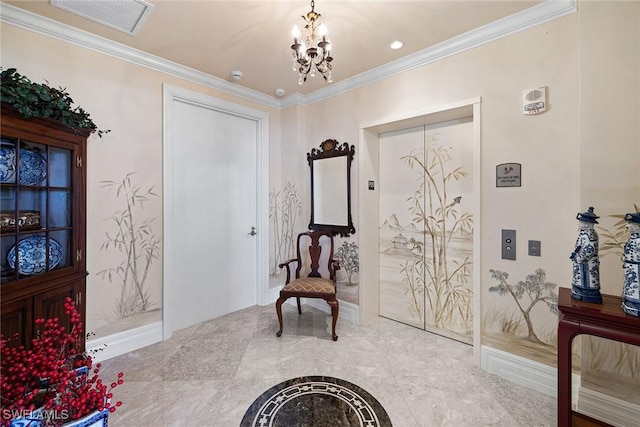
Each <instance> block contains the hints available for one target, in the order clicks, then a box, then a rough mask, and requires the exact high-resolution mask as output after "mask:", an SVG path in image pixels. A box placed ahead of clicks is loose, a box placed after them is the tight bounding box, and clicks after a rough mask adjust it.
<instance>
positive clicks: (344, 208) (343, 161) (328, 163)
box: [307, 139, 356, 237]
mask: <svg viewBox="0 0 640 427" xmlns="http://www.w3.org/2000/svg"><path fill="white" fill-rule="evenodd" d="M354 154H355V148H354V146H353V145H352V146H349V144H347V143H346V142H345V143H343V144H342V145H340V144H339V143H338V141H336V140H335V139H327V140H326V141H324V142H323V143H322V144H320V150H318V149H317V148H314V149H312V150H311V152H310V153H307V161H308V162H309V167H310V168H311V222H309V229H310V230H330V231H333V233H334V234H336V235H338V234H339V235H340V236H343V237H348V236H349V234H353V233H355V232H356V229H355V228H354V227H353V220H352V219H351V162H352V161H353V155H354Z"/></svg>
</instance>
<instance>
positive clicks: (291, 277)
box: [276, 231, 340, 341]
mask: <svg viewBox="0 0 640 427" xmlns="http://www.w3.org/2000/svg"><path fill="white" fill-rule="evenodd" d="M296 253H297V257H296V258H293V259H290V260H289V261H285V262H283V263H281V264H279V266H280V268H286V269H287V281H286V282H285V284H284V287H283V288H282V289H281V290H280V298H278V300H277V301H276V313H277V314H278V323H279V324H280V329H279V330H278V332H277V333H276V335H277V336H281V335H282V303H284V302H285V301H286V300H287V299H289V298H292V297H295V299H296V302H297V303H298V313H299V314H302V308H301V306H300V298H301V297H302V298H322V299H323V300H325V301H326V302H327V304H329V307H331V317H332V322H331V338H332V339H333V340H334V341H336V340H337V339H338V336H337V335H336V322H337V321H338V310H339V305H338V298H336V270H339V269H340V264H339V263H338V262H337V261H335V260H334V259H333V234H332V233H331V232H330V231H308V232H305V233H300V234H298V239H297V251H296ZM294 265H295V270H294V268H293V266H294Z"/></svg>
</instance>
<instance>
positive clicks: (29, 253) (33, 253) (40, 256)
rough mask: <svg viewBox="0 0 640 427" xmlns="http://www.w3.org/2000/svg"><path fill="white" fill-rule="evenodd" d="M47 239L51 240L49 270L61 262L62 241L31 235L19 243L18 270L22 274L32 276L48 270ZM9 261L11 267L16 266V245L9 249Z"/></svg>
mask: <svg viewBox="0 0 640 427" xmlns="http://www.w3.org/2000/svg"><path fill="white" fill-rule="evenodd" d="M47 240H48V241H49V270H53V269H54V268H55V267H56V266H57V265H58V264H60V260H61V259H62V255H63V253H62V245H60V243H58V242H57V241H55V240H54V239H47V238H46V237H44V236H31V237H28V238H26V239H23V240H21V241H20V243H18V258H19V259H18V271H19V272H20V274H24V275H27V276H32V275H35V274H40V273H43V272H45V271H47V263H46V257H47V249H46V244H47ZM7 261H8V262H9V266H10V267H11V268H14V267H15V264H16V247H15V246H13V247H12V248H11V250H9V253H8V254H7Z"/></svg>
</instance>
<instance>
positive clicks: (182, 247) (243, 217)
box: [164, 98, 266, 337]
mask: <svg viewBox="0 0 640 427" xmlns="http://www.w3.org/2000/svg"><path fill="white" fill-rule="evenodd" d="M213 104H215V103H213ZM165 107H166V103H165ZM227 107H230V106H229V105H226V104H225V105H224V108H220V107H219V106H217V105H210V104H209V103H206V104H205V103H200V102H192V101H188V100H182V99H175V98H174V99H173V100H172V102H171V105H170V114H168V115H166V116H165V120H166V121H168V123H167V126H165V129H166V130H167V131H168V135H166V137H165V153H164V154H165V161H164V163H165V171H164V175H165V233H164V235H165V242H164V243H165V251H164V255H165V260H164V262H165V277H164V281H165V284H164V290H165V293H166V295H165V298H164V301H165V313H166V314H169V319H170V322H169V323H170V329H171V330H172V331H173V330H178V329H182V328H185V327H188V326H190V325H193V324H196V323H199V322H202V321H206V320H209V319H212V318H215V317H218V316H221V315H224V314H226V313H230V312H233V311H236V310H239V309H242V308H246V307H249V306H252V305H255V304H256V303H257V302H258V293H257V289H258V283H259V280H258V278H259V273H258V268H259V262H258V256H259V252H260V250H259V239H258V237H257V235H256V234H255V233H252V229H253V230H256V229H258V230H257V231H258V232H260V231H261V230H259V220H260V219H259V218H258V212H259V206H258V204H259V200H260V198H259V195H258V176H259V175H258V173H259V170H260V167H259V162H258V151H259V150H258V148H259V147H258V145H259V143H260V140H261V129H260V124H259V121H257V120H255V118H253V117H250V116H246V115H243V114H238V112H237V111H234V110H235V108H233V106H231V107H230V108H231V109H229V108H227ZM240 108H241V107H240ZM265 231H266V230H265ZM165 317H166V316H165ZM166 323H167V322H166V320H165V324H166ZM167 335H168V334H167V333H166V332H165V337H166V336H167Z"/></svg>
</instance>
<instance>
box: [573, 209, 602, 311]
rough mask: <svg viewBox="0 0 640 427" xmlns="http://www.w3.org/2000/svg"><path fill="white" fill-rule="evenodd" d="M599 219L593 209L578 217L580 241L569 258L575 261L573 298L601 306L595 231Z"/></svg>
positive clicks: (598, 260) (596, 234)
mask: <svg viewBox="0 0 640 427" xmlns="http://www.w3.org/2000/svg"><path fill="white" fill-rule="evenodd" d="M598 218H600V217H599V216H598V215H596V214H595V213H594V212H593V207H589V210H587V211H586V212H582V213H579V214H578V215H577V216H576V219H577V220H578V223H579V227H578V239H577V240H576V245H575V248H574V250H573V252H572V253H571V256H570V257H569V258H570V259H571V260H572V261H573V280H572V282H571V298H573V299H577V300H580V301H585V302H594V303H598V304H601V303H602V295H601V294H600V259H599V258H598V233H597V232H596V230H595V229H594V225H595V224H597V223H598V221H597V219H598Z"/></svg>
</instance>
